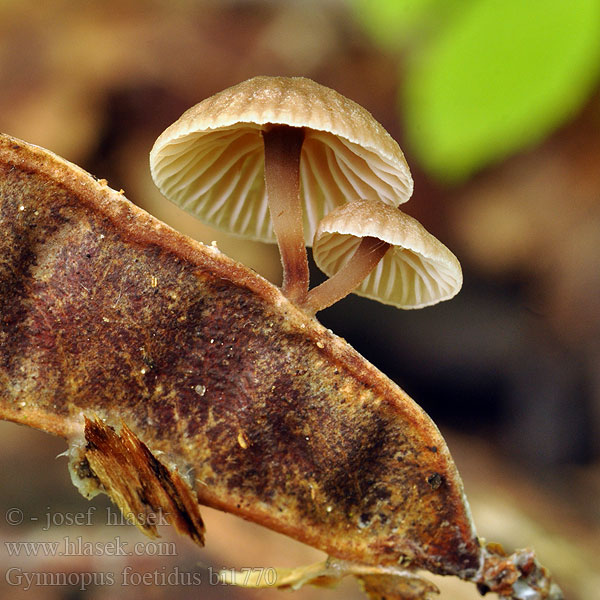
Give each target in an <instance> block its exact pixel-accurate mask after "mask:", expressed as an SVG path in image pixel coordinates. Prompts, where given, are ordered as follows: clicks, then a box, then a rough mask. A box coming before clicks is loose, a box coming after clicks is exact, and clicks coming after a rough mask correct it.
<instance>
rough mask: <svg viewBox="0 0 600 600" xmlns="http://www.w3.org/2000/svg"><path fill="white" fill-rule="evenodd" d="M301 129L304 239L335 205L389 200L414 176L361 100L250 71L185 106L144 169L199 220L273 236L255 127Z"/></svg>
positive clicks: (402, 197)
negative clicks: (249, 74) (242, 78)
mask: <svg viewBox="0 0 600 600" xmlns="http://www.w3.org/2000/svg"><path fill="white" fill-rule="evenodd" d="M270 124H278V125H289V126H292V127H302V128H304V130H305V137H304V143H303V146H302V154H301V160H300V185H301V191H300V195H301V199H302V203H303V207H304V211H303V215H304V231H305V239H306V243H307V245H310V244H311V243H312V239H313V236H314V233H315V230H316V227H317V224H318V222H319V221H320V220H321V219H322V218H323V216H324V215H325V214H327V213H328V212H330V211H331V210H332V209H333V208H335V207H336V206H340V205H342V204H344V203H346V202H348V201H351V200H354V199H357V198H363V197H369V196H377V197H378V198H381V200H382V201H384V202H386V203H389V204H391V205H394V206H397V205H398V204H400V203H401V202H405V201H406V200H408V198H410V196H411V194H412V189H413V182H412V178H411V175H410V171H409V168H408V165H407V164H406V161H405V160H404V155H403V154H402V151H401V150H400V147H399V146H398V144H397V143H396V142H395V141H394V140H393V138H392V137H391V136H390V135H389V134H388V133H387V132H386V131H385V129H384V128H383V127H382V126H381V125H380V124H379V123H378V122H377V121H376V120H375V119H374V118H373V117H372V115H371V114H370V113H369V112H368V111H366V110H365V109H364V108H362V107H361V106H359V105H358V104H356V103H355V102H352V101H351V100H348V99H347V98H345V97H344V96H342V95H341V94H339V93H337V92H335V91H334V90H332V89H329V88H327V87H324V86H322V85H319V84H317V83H315V82H314V81H311V80H310V79H305V78H302V77H292V78H287V77H264V76H261V77H254V78H253V79H249V80H248V81H244V82H242V83H240V84H238V85H236V86H233V87H231V88H228V89H226V90H224V91H222V92H219V93H218V94H215V95H214V96H211V97H210V98H207V99H206V100H204V101H202V102H200V103H199V104H197V105H196V106H194V107H192V108H190V109H189V110H188V111H187V112H185V113H184V114H183V115H182V116H181V118H180V119H179V120H178V121H176V122H175V123H173V125H171V126H170V127H168V128H167V129H166V130H165V131H164V132H163V133H162V134H161V135H160V137H159V138H158V139H157V140H156V143H155V144H154V147H153V148H152V151H151V153H150V167H151V172H152V177H153V179H154V181H155V183H156V185H157V186H158V188H159V189H160V190H161V192H162V193H163V195H165V196H166V197H167V198H169V199H170V200H172V201H173V202H175V203H176V204H177V205H179V206H180V207H182V208H184V209H185V210H187V211H188V212H190V213H191V214H193V215H194V216H196V217H197V218H199V219H200V220H202V221H204V222H205V223H207V224H209V225H211V226H213V227H216V228H219V229H224V230H226V231H229V232H232V233H236V234H238V235H242V236H244V237H247V238H250V239H254V240H261V241H265V242H275V236H274V233H273V228H272V225H271V220H270V218H269V214H268V204H267V198H266V193H265V182H264V155H263V142H262V137H261V131H262V130H264V129H266V128H268V126H269V125H270Z"/></svg>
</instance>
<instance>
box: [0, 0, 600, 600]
mask: <svg viewBox="0 0 600 600" xmlns="http://www.w3.org/2000/svg"><path fill="white" fill-rule="evenodd" d="M409 46H410V44H409V45H408V47H405V48H403V49H401V50H395V51H392V50H390V49H389V48H387V49H386V48H384V47H380V46H378V45H377V44H376V43H375V41H374V40H373V38H372V37H371V36H369V35H368V34H367V32H366V30H365V28H364V27H363V24H362V22H361V19H360V14H359V13H358V12H357V11H356V10H354V9H353V6H352V4H351V3H350V2H349V1H348V2H345V1H343V0H329V1H321V2H316V1H310V0H305V1H293V0H289V1H282V2H268V1H262V2H261V1H250V0H246V1H242V0H239V1H234V0H228V1H222V2H218V1H212V2H209V1H196V2H194V1H192V0H178V1H172V2H168V1H166V0H165V1H161V0H148V1H145V2H143V1H134V0H119V1H118V2H117V1H113V0H104V1H103V2H100V1H94V0H89V1H82V2H75V1H72V2H69V1H65V0H63V1H61V0H58V1H54V2H47V3H40V2H33V1H31V0H23V1H17V0H12V1H11V0H4V1H2V2H0V131H2V132H5V133H8V134H10V135H13V136H15V137H19V138H21V139H24V140H26V141H29V142H32V143H35V144H39V145H41V146H44V147H46V148H48V149H50V150H52V151H53V152H55V153H57V154H59V155H61V156H64V157H65V158H67V159H68V160H71V161H72V162H75V163H77V164H79V165H81V166H82V167H84V168H85V169H87V170H88V171H90V172H92V173H93V174H94V175H96V176H97V177H101V178H105V179H107V180H108V182H109V185H110V186H111V187H113V188H115V189H120V188H122V189H124V190H125V193H126V195H127V197H128V198H129V199H131V200H132V201H134V202H136V203H138V204H139V205H140V206H142V207H143V208H145V209H146V210H148V211H149V212H151V213H152V214H153V215H155V216H157V217H158V218H160V219H162V220H164V221H166V222H167V223H169V224H170V225H172V226H174V227H175V228H177V229H179V230H180V231H183V232H185V233H187V234H188V235H191V236H193V237H195V238H197V239H199V240H201V241H204V242H207V243H210V242H211V241H212V240H216V241H217V242H218V245H219V247H220V248H221V250H223V251H224V252H225V253H228V254H229V255H231V256H233V257H234V258H236V259H238V260H241V261H242V262H244V263H246V264H247V265H249V266H251V267H252V268H254V269H256V270H257V271H258V272H260V273H261V274H263V275H264V276H265V277H267V278H268V279H270V280H272V281H273V282H275V283H278V282H279V277H280V267H279V258H278V255H277V251H276V248H275V247H270V246H264V245H261V244H258V243H255V244H253V243H248V242H241V241H238V240H236V239H233V238H231V237H228V236H227V235H225V234H223V233H221V232H216V231H212V230H209V229H208V228H206V227H204V226H203V225H202V224H200V223H198V222H195V221H194V220H193V219H192V218H191V217H189V216H187V215H186V214H184V213H183V212H182V211H180V210H178V209H176V208H175V207H174V206H172V205H171V204H170V203H169V202H167V201H166V200H164V199H163V198H162V197H161V196H160V194H159V193H158V192H157V191H156V189H155V188H154V186H153V184H152V181H151V179H150V175H149V170H148V152H149V150H150V148H151V147H152V144H153V142H154V140H155V138H156V137H157V136H158V135H159V134H160V133H161V131H162V130H163V129H164V128H165V127H166V126H167V125H169V124H170V123H171V122H173V121H174V120H175V119H177V118H178V117H179V116H180V114H181V113H182V112H183V111H184V110H185V109H186V108H188V107H190V106H191V105H193V104H195V103H197V102H199V101H200V100H202V99H204V98H205V97H207V96H209V95H211V94H213V93H215V92H217V91H219V90H221V89H223V88H225V87H228V86H230V85H233V84H235V83H237V82H239V81H242V80H244V79H247V78H249V77H252V76H254V75H257V74H265V75H303V76H306V77H310V78H312V79H314V80H316V81H318V82H319V83H322V84H324V85H327V86H329V87H332V88H334V89H336V90H338V91H339V92H341V93H342V94H344V95H346V96H348V97H349V98H352V99H353V100H355V101H357V102H358V103H359V104H362V105H363V106H365V107H366V108H367V109H368V110H369V111H371V112H372V113H373V115H374V116H375V117H376V118H377V119H378V120H379V121H380V122H381V123H382V124H383V125H384V126H385V127H386V128H387V129H388V131H389V132H390V133H391V134H392V136H393V137H394V138H396V139H397V140H398V141H399V143H400V145H401V147H402V148H403V149H404V150H405V154H406V158H407V161H408V163H409V165H410V166H411V169H412V172H413V176H414V179H415V194H414V196H413V198H412V199H411V200H410V202H409V203H408V204H407V205H405V206H404V207H403V209H404V210H406V212H408V213H409V214H411V215H412V216H414V217H416V218H417V219H419V220H420V221H421V222H422V223H423V224H424V225H425V226H426V227H427V228H428V229H429V230H430V231H431V232H432V233H434V234H435V235H436V236H437V237H439V238H440V239H441V240H443V241H444V243H445V244H446V245H448V246H449V247H450V248H451V249H452V250H453V251H454V252H455V254H456V255H457V256H458V257H459V259H460V260H461V263H462V265H463V270H464V276H465V284H464V288H463V291H462V292H461V293H460V294H459V295H458V296H457V298H455V299H454V300H452V301H451V302H448V303H446V304H444V305H440V306H436V307H433V308H429V309H425V310H423V311H408V312H402V311H397V310H395V309H393V308H390V307H385V306H380V305H377V304H375V303H374V302H371V301H368V300H364V299H361V298H354V297H352V298H347V299H345V300H343V301H342V302H340V303H339V304H337V305H336V306H335V307H333V308H331V309H328V310H326V311H324V312H323V313H321V314H320V315H319V320H320V321H321V322H322V323H324V324H325V325H326V326H327V327H330V328H331V329H333V330H334V331H335V332H336V333H337V334H339V335H341V336H343V337H345V338H346V339H347V340H348V341H349V342H350V343H351V344H352V345H353V346H354V347H356V348H357V349H358V350H359V351H360V352H362V353H363V354H364V355H365V356H366V357H367V358H368V359H369V360H371V361H372V362H373V363H374V364H375V365H376V366H378V367H379V368H380V369H381V370H383V371H384V372H385V373H386V374H387V375H389V376H390V377H391V378H392V379H394V380H395V381H397V382H398V383H399V384H400V385H401V386H402V387H403V388H404V389H406V391H407V392H408V393H409V394H410V395H411V396H413V397H414V398H415V399H416V400H417V402H418V403H419V404H421V405H422V406H423V407H424V408H425V409H426V410H427V412H428V413H429V414H430V415H431V416H432V417H433V419H434V421H435V422H436V423H437V424H438V426H439V427H440V429H441V430H442V433H443V434H444V435H445V436H446V438H447V440H448V444H449V446H450V449H451V451H452V452H453V454H454V456H455V459H456V462H457V464H458V467H459V470H460V471H461V474H462V476H463V479H464V481H465V487H466V491H467V494H468V497H469V499H470V502H471V506H472V509H473V513H474V518H475V521H476V523H477V526H478V531H479V533H480V535H481V536H483V537H485V538H486V539H488V540H495V541H499V542H502V543H503V544H505V546H506V547H507V549H512V548H514V547H523V546H533V547H535V548H536V550H537V551H538V554H539V556H540V559H541V561H542V562H543V563H544V564H545V565H547V566H548V567H549V568H550V569H551V570H553V571H554V572H555V574H556V576H557V579H558V580H559V582H560V583H561V584H562V585H563V587H564V588H565V590H566V592H567V597H569V598H572V599H573V600H584V599H590V598H598V597H599V596H598V593H599V592H598V590H600V562H599V556H598V549H600V500H599V498H600V441H599V438H600V268H599V267H600V264H599V263H600V261H599V254H600V89H598V88H595V89H594V90H593V91H592V93H591V94H590V95H589V98H588V99H587V100H586V101H585V102H584V103H583V104H582V105H581V106H580V107H579V108H578V109H577V110H576V111H575V112H574V114H573V116H572V117H571V118H569V119H567V120H566V121H565V122H564V123H562V124H561V125H560V126H558V127H556V128H555V129H554V130H553V131H552V132H550V133H549V134H548V135H546V136H544V139H542V140H540V141H539V142H537V143H536V144H535V145H530V146H529V147H528V148H526V149H521V150H520V151H519V152H515V153H513V154H512V155H511V156H508V157H506V158H505V159H503V160H502V161H498V162H496V163H495V164H493V165H490V166H487V167H485V168H483V169H480V170H479V171H478V172H476V173H475V174H473V175H472V176H470V177H468V178H467V179H464V180H462V181H461V182H460V183H454V184H453V185H450V184H447V183H444V182H443V181H441V180H439V179H435V178H434V177H433V176H431V175H429V174H428V172H427V171H426V170H425V168H424V167H423V166H422V165H421V164H420V161H419V160H418V159H417V158H416V157H415V156H414V155H412V153H411V147H410V144H409V145H408V146H407V145H406V144H405V141H406V140H405V131H404V127H403V125H402V118H401V111H402V106H400V107H399V106H398V99H397V98H398V95H399V90H400V88H401V87H402V85H403V77H402V75H403V69H404V64H405V62H404V61H405V60H406V56H407V52H409V51H410V47H409ZM491 143H493V141H492V142H491ZM313 276H314V281H315V282H316V281H318V280H319V278H320V275H319V274H318V273H317V272H316V271H314V272H313ZM0 433H1V434H2V435H1V436H0V469H1V471H0V474H1V477H2V487H1V492H0V537H1V538H2V539H3V540H33V541H45V540H53V539H57V540H62V539H63V538H64V537H65V536H69V537H73V538H75V537H77V536H83V539H85V540H90V541H96V540H99V541H102V540H104V541H106V540H112V539H114V537H115V536H116V535H119V536H121V538H122V539H127V540H129V541H130V543H131V544H133V543H135V542H138V541H142V542H144V539H143V538H142V536H141V534H138V533H137V531H135V530H134V528H132V527H119V528H118V530H116V529H115V528H114V527H112V528H111V527H107V526H106V522H105V521H106V518H105V516H104V515H105V514H106V510H107V507H108V503H107V502H106V501H105V500H104V499H100V498H99V499H95V500H94V501H93V502H94V505H95V506H97V507H98V510H97V511H96V514H95V518H94V525H93V526H91V525H90V526H85V527H83V528H79V529H77V528H73V527H69V526H68V525H63V526H58V525H57V526H54V527H51V528H50V529H49V531H44V530H43V528H42V521H43V519H44V518H45V514H46V513H48V512H49V513H51V514H52V515H61V514H65V512H68V511H71V512H85V511H87V510H88V508H89V503H88V502H87V501H86V500H84V499H82V498H80V497H79V495H78V493H77V492H76V490H75V489H74V488H73V487H72V486H71V484H70V481H69V477H68V473H67V470H66V460H65V459H64V458H62V459H61V458H59V459H57V460H55V458H54V457H55V456H56V455H57V454H59V453H60V452H62V451H63V450H64V448H65V444H64V442H63V441H62V440H56V439H52V438H50V437H49V436H47V435H43V434H40V433H38V432H34V431H32V430H28V429H26V428H24V427H20V426H16V425H13V424H8V423H0ZM15 507H17V508H19V509H20V510H22V511H23V515H24V521H23V523H22V524H20V525H14V526H10V525H9V524H8V523H7V522H5V521H6V519H5V515H6V514H7V511H8V510H9V509H11V508H15ZM34 516H37V517H39V519H40V520H39V521H37V522H35V521H32V520H31V517H34ZM205 516H206V520H207V546H206V549H205V550H202V551H198V550H197V549H196V548H192V547H191V545H190V544H188V543H187V542H186V541H185V540H181V539H180V540H177V553H176V555H174V556H151V555H150V550H148V551H147V552H145V553H142V555H141V556H138V557H137V558H136V560H130V559H131V558H132V557H128V562H122V561H121V560H120V559H118V558H115V557H112V558H111V557H106V556H98V555H97V554H95V555H92V556H88V557H81V556H80V557H71V558H69V559H68V560H66V559H65V557H63V558H62V559H60V558H57V557H54V558H52V557H48V556H46V557H42V556H38V557H37V558H34V557H30V558H24V557H20V558H18V559H17V558H15V557H11V556H9V555H8V553H7V551H6V548H2V547H0V564H1V567H2V568H1V569H0V571H2V573H3V576H2V578H0V596H1V597H10V598H20V597H21V596H22V595H24V594H25V593H27V594H28V596H27V597H28V598H38V597H39V598H52V599H54V598H65V599H67V598H68V599H75V598H80V597H81V598H84V597H85V598H107V597H113V594H114V593H115V592H117V593H118V594H119V596H120V597H123V598H138V597H140V598H142V597H143V598H145V599H148V600H149V599H150V598H167V597H168V598H188V597H190V598H191V597H195V598H197V597H201V598H207V599H211V598H240V599H243V598H248V599H251V598H276V597H279V596H280V595H281V594H283V593H284V592H275V591H268V592H267V591H262V592H261V591H259V592H252V591H247V590H237V589H233V588H224V587H218V586H210V585H202V586H201V587H200V588H198V587H197V586H186V585H141V586H132V585H130V586H122V585H121V586H119V588H118V589H115V588H114V586H111V585H106V586H102V585H90V586H89V587H87V589H86V590H81V589H79V587H81V586H77V585H73V586H58V587H56V586H55V587H52V586H39V585H37V586H36V585H31V586H30V588H31V589H29V590H28V591H25V588H28V587H29V586H27V584H26V582H25V581H20V583H15V581H14V580H11V581H8V580H7V578H6V577H5V576H4V573H6V572H8V570H9V569H10V568H11V567H15V566H17V567H19V568H22V570H23V571H28V572H33V571H36V572H40V571H60V572H70V570H73V572H80V573H82V572H85V571H98V572H115V573H121V572H122V570H123V568H124V567H125V566H126V565H127V564H129V565H130V566H132V568H133V570H134V571H135V572H137V573H145V572H154V571H155V570H157V569H158V570H159V571H160V572H162V573H164V572H167V573H169V572H171V571H173V569H174V568H175V567H178V568H179V569H180V570H181V571H185V572H188V573H189V572H193V571H197V572H200V573H202V574H203V577H204V579H206V577H205V575H206V573H207V572H206V569H207V568H208V567H209V566H213V567H216V568H221V567H223V566H226V567H229V566H237V567H243V566H256V565H264V566H269V565H271V566H295V565H299V564H303V563H305V562H311V561H313V560H318V559H319V558H320V554H319V553H318V552H316V551H313V550H311V549H307V548H304V547H303V546H300V545H299V544H296V543H294V542H291V541H289V540H287V539H284V538H282V537H280V536H277V535H275V534H272V533H271V532H268V531H264V530H262V529H259V528H256V527H254V526H251V525H249V524H246V523H243V522H241V521H239V520H237V519H234V518H231V517H228V516H226V515H225V516H223V515H220V514H218V513H216V512H214V511H208V510H205ZM56 519H58V520H60V517H59V516H57V517H56ZM164 536H165V537H164V539H165V540H176V537H175V536H174V534H173V533H172V532H170V531H168V530H166V531H164ZM161 569H162V571H161ZM13 573H14V574H15V575H16V571H13ZM436 583H437V584H438V585H439V586H440V588H441V589H442V590H443V595H442V597H443V598H446V599H448V600H451V599H459V598H460V599H463V598H464V599H468V598H477V597H478V594H477V592H476V590H475V589H471V586H469V585H467V584H462V583H460V582H455V581H452V580H448V579H441V578H436ZM289 593H290V592H285V594H289ZM294 597H296V598H298V600H300V599H301V598H305V599H309V598H331V599H332V600H333V599H334V598H359V597H361V596H360V594H359V592H358V591H357V588H356V585H355V584H354V583H353V582H350V581H348V582H345V583H344V584H343V585H342V586H341V587H340V588H338V589H336V590H333V591H327V590H318V589H303V590H301V591H299V592H296V593H295V596H294Z"/></svg>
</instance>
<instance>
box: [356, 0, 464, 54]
mask: <svg viewBox="0 0 600 600" xmlns="http://www.w3.org/2000/svg"><path fill="white" fill-rule="evenodd" d="M454 1H455V0H445V2H452V3H453V2H454ZM440 3H441V0H352V4H353V5H354V12H355V14H356V17H357V19H358V20H359V21H360V23H361V24H362V25H363V27H364V28H365V29H366V31H367V32H368V33H369V35H370V36H371V37H372V38H373V39H374V40H375V41H376V42H377V43H378V44H380V45H382V46H384V47H385V48H388V49H391V50H395V49H398V48H399V47H401V46H402V45H403V43H404V42H405V41H406V40H407V38H410V37H411V36H412V35H413V33H414V32H415V31H416V30H418V29H420V28H421V27H422V26H423V25H424V22H425V21H429V17H431V16H432V15H433V14H435V12H436V11H434V10H433V9H434V7H436V5H438V7H439V5H440Z"/></svg>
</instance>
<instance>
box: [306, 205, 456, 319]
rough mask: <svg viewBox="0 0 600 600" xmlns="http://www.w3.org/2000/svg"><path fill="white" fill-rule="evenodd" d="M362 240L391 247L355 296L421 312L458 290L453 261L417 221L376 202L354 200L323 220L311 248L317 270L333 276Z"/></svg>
mask: <svg viewBox="0 0 600 600" xmlns="http://www.w3.org/2000/svg"><path fill="white" fill-rule="evenodd" d="M364 237H374V238H377V239H380V240H382V241H383V242H387V243H388V244H391V247H390V248H389V250H388V251H387V252H386V254H385V256H384V257H383V258H382V259H381V261H380V262H379V264H378V265H377V266H376V267H375V269H374V270H373V271H372V272H371V273H370V274H369V275H368V276H367V278H366V279H365V280H364V281H363V282H362V284H361V285H360V287H359V288H357V289H356V290H355V291H354V293H355V294H358V295H360V296H366V297H367V298H371V299H373V300H378V301H379V302H383V303H384V304H392V305H394V306H396V307H398V308H405V309H410V308H423V307H424V306H429V305H432V304H436V303H438V302H441V301H442V300H448V299H449V298H452V297H453V296H454V295H456V294H457V293H458V291H459V290H460V288H461V286H462V271H461V268H460V263H459V262H458V260H457V258H456V257H455V256H454V254H452V252H450V250H448V248H446V246H444V244H442V243H441V242H440V241H439V240H438V239H436V238H435V237H434V236H433V235H431V234H430V233H429V232H428V231H427V230H426V229H425V228H424V227H423V226H422V225H421V224H420V223H419V222H418V221H417V220H416V219H413V218H412V217H410V216H409V215H407V214H405V213H403V212H401V211H400V210H399V209H398V208H394V207H392V206H389V205H387V204H385V203H383V202H380V201H378V200H358V201H356V202H353V203H352V204H347V205H345V206H342V207H340V208H337V209H336V210H334V211H332V212H331V213H330V214H329V215H327V216H326V217H325V218H324V219H323V220H322V221H321V223H320V224H319V228H318V230H317V232H316V234H315V239H314V244H313V257H314V259H315V262H316V263H317V266H318V267H319V268H320V269H321V270H322V271H323V272H324V273H326V274H327V275H329V276H331V275H333V274H334V273H336V272H337V271H339V269H340V268H341V266H342V265H344V264H345V263H346V262H347V261H348V260H349V259H350V257H351V256H352V255H353V254H354V251H355V250H356V248H357V247H358V245H359V243H360V241H361V239H362V238H364Z"/></svg>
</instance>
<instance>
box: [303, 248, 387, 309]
mask: <svg viewBox="0 0 600 600" xmlns="http://www.w3.org/2000/svg"><path fill="white" fill-rule="evenodd" d="M389 247H390V244H388V243H387V242H384V241H382V240H380V239H378V238H375V237H365V238H363V239H362V240H361V242H360V244H359V245H358V247H357V248H356V250H355V251H354V254H353V255H352V256H351V257H350V260H348V261H347V262H346V264H345V265H343V266H342V268H341V269H340V270H339V271H338V272H337V273H335V274H334V275H332V276H331V277H330V278H329V279H327V280H326V281H324V282H323V283H322V284H321V285H318V286H317V287H315V288H313V289H312V290H310V292H309V293H308V295H307V297H306V302H304V304H303V305H302V308H303V309H304V310H305V311H306V312H308V313H310V314H311V315H314V314H315V313H317V312H319V311H320V310H323V309H324V308H327V307H328V306H331V305H332V304H335V303H336V302H337V301H338V300H341V299H342V298H343V297H344V296H347V295H348V294H349V293H350V292H352V291H354V290H355V289H356V288H357V287H358V286H359V285H360V283H361V282H362V281H363V280H364V278H365V277H366V276H367V275H368V274H369V273H370V272H371V271H372V270H373V269H374V268H375V267H376V266H377V263H379V261H380V260H381V259H382V258H383V256H384V255H385V253H386V252H387V251H388V249H389Z"/></svg>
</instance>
